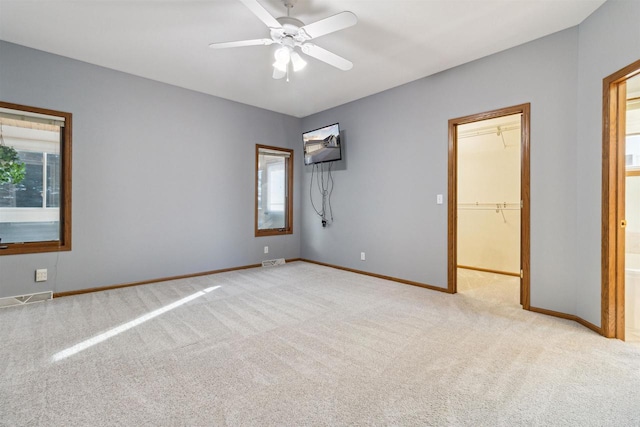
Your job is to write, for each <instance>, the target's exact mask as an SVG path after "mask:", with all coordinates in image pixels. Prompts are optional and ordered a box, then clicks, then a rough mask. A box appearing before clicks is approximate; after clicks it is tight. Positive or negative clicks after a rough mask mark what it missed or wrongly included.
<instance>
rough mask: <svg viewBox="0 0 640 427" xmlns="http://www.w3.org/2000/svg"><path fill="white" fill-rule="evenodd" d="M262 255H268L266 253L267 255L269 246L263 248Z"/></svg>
mask: <svg viewBox="0 0 640 427" xmlns="http://www.w3.org/2000/svg"><path fill="white" fill-rule="evenodd" d="M264 253H265V254H268V253H269V246H265V247H264Z"/></svg>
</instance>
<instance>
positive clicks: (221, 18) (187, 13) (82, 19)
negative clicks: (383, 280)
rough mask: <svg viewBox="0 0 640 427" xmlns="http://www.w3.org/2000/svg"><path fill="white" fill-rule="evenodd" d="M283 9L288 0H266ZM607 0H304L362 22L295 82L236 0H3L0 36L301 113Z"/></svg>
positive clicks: (296, 11) (566, 20) (508, 42)
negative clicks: (343, 65)
mask: <svg viewBox="0 0 640 427" xmlns="http://www.w3.org/2000/svg"><path fill="white" fill-rule="evenodd" d="M259 2H260V3H261V4H262V5H263V7H264V8H266V9H267V10H268V11H269V12H270V13H271V14H272V15H274V16H276V17H278V16H283V15H286V9H285V7H284V6H283V4H282V2H281V0H259ZM603 3H604V0H384V1H383V0H299V1H298V3H297V4H296V6H295V7H294V8H293V9H292V12H291V16H293V17H296V18H298V19H300V20H302V21H303V22H304V23H305V24H309V23H312V22H315V21H317V20H320V19H323V18H326V17H329V16H331V15H334V14H336V13H339V12H341V11H344V10H349V11H351V12H353V13H355V14H356V15H357V16H358V24H357V25H356V26H354V27H351V28H347V29H345V30H342V31H339V32H336V33H333V34H329V35H326V36H324V37H321V38H318V39H315V40H314V43H316V44H317V45H319V46H321V47H323V48H325V49H328V50H330V51H332V52H334V53H336V54H338V55H340V56H343V57H345V58H347V59H349V60H350V61H352V62H353V63H354V67H353V69H352V70H350V71H340V70H338V69H335V68H333V67H331V66H329V65H327V64H324V63H322V62H319V61H317V60H315V59H313V58H306V59H308V62H309V65H308V66H307V67H306V68H305V69H304V70H303V71H301V72H298V73H296V74H295V75H293V76H292V78H291V81H290V82H288V83H287V82H286V81H285V80H284V79H283V80H273V79H272V77H271V73H272V67H271V64H272V62H273V56H272V55H273V52H272V49H273V47H272V46H271V47H267V46H252V47H242V48H236V49H225V50H213V49H209V47H208V45H209V43H212V42H224V41H235V40H245V39H256V38H265V37H266V38H268V37H269V31H268V29H267V28H266V26H265V25H264V24H263V23H262V22H261V21H260V20H259V19H258V18H256V16H255V15H253V14H252V13H251V11H249V9H247V8H246V7H245V6H244V5H243V4H242V3H240V2H239V1H238V0H211V1H187V0H178V1H175V0H174V1H155V0H137V1H122V0H110V1H104V0H83V1H78V0H76V1H68V0H67V1H63V0H0V39H2V40H6V41H9V42H13V43H17V44H20V45H24V46H28V47H32V48H36V49H40V50H43V51H47V52H52V53H55V54H59V55H63V56H67V57H70V58H74V59H78V60H81V61H86V62H89V63H92V64H97V65H101V66H104V67H108V68H112V69H115V70H120V71H124V72H127V73H131V74H135V75H138V76H142V77H146V78H149V79H153V80H157V81H161V82H165V83H169V84H173V85H176V86H180V87H184V88H188V89H192V90H195V91H198V92H203V93H207V94H211V95H215V96H219V97H222V98H226V99H230V100H234V101H238V102H242V103H245V104H249V105H254V106H257V107H261V108H266V109H269V110H272V111H277V112H281V113H285V114H289V115H292V116H296V117H304V116H307V115H310V114H313V113H316V112H319V111H322V110H325V109H328V108H331V107H334V106H337V105H341V104H344V103H346V102H350V101H354V100H356V99H359V98H362V97H365V96H368V95H371V94H374V93H377V92H381V91H383V90H386V89H389V88H392V87H395V86H398V85H401V84H404V83H407V82H410V81H413V80H416V79H419V78H421V77H425V76H428V75H431V74H434V73H437V72H439V71H443V70H446V69H448V68H451V67H455V66H457V65H460V64H464V63H466V62H469V61H473V60H475V59H478V58H481V57H484V56H487V55H490V54H492V53H495V52H499V51H501V50H504V49H508V48H510V47H513V46H517V45H519V44H522V43H525V42H528V41H530V40H534V39H537V38H539V37H543V36H545V35H548V34H551V33H554V32H556V31H560V30H562V29H565V28H569V27H572V26H575V25H577V24H579V23H580V22H582V21H583V20H584V19H585V18H586V17H587V16H589V15H590V14H591V13H592V12H593V11H594V10H596V9H597V8H598V7H599V6H600V5H602V4H603Z"/></svg>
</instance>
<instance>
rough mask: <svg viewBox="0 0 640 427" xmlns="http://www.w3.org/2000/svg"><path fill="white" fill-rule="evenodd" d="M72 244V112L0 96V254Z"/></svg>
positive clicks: (67, 247) (62, 248)
mask: <svg viewBox="0 0 640 427" xmlns="http://www.w3.org/2000/svg"><path fill="white" fill-rule="evenodd" d="M68 250H71V114H69V113H63V112H60V111H52V110H45V109H41V108H35V107H27V106H23V105H16V104H8V103H5V102H0V255H12V254H24V253H35V252H54V251H68Z"/></svg>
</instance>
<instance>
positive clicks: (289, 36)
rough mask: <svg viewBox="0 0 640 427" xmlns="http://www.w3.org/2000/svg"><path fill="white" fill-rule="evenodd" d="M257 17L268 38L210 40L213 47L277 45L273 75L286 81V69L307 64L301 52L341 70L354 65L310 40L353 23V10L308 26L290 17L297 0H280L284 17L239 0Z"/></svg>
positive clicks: (295, 69) (253, 2)
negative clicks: (263, 24) (283, 9)
mask: <svg viewBox="0 0 640 427" xmlns="http://www.w3.org/2000/svg"><path fill="white" fill-rule="evenodd" d="M239 1H240V2H242V3H243V4H244V5H245V6H246V7H247V8H248V9H249V10H250V11H251V12H253V14H254V15H256V17H258V19H260V20H261V21H262V22H264V23H265V24H266V25H267V27H268V28H269V30H270V35H271V39H255V40H243V41H236V42H222V43H211V44H210V45H209V47H210V48H212V49H226V48H231V47H245V46H270V45H272V44H277V45H279V47H278V48H277V49H276V50H275V52H274V58H275V62H274V63H273V75H272V76H273V78H274V79H282V78H283V77H285V76H286V77H287V81H289V71H290V70H291V69H292V71H293V72H298V71H300V70H302V69H304V68H305V67H306V65H307V61H305V60H304V59H303V58H302V56H300V54H299V53H298V52H297V51H296V48H299V50H300V52H302V53H304V54H305V55H308V56H310V57H312V58H315V59H317V60H319V61H322V62H325V63H327V64H329V65H331V66H333V67H336V68H338V69H340V70H343V71H348V70H350V69H351V68H353V64H352V63H351V61H349V60H347V59H345V58H343V57H341V56H338V55H336V54H335V53H332V52H329V51H328V50H326V49H323V48H321V47H319V46H317V45H315V44H312V43H309V41H310V40H312V39H315V38H318V37H321V36H324V35H326V34H330V33H333V32H336V31H339V30H342V29H345V28H348V27H351V26H353V25H355V24H356V23H357V22H358V18H357V17H356V15H355V14H354V13H352V12H341V13H338V14H336V15H333V16H330V17H328V18H325V19H321V20H320V21H316V22H314V23H312V24H309V25H304V23H303V22H302V21H300V20H299V19H295V18H292V17H290V16H289V11H290V10H291V8H292V7H293V6H294V4H295V3H296V1H297V0H282V1H283V3H284V5H285V7H286V8H287V16H283V17H280V18H277V19H276V18H274V17H273V16H271V15H270V14H269V12H267V11H266V9H265V8H264V7H262V6H261V5H260V3H258V0H239Z"/></svg>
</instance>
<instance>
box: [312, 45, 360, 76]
mask: <svg viewBox="0 0 640 427" xmlns="http://www.w3.org/2000/svg"><path fill="white" fill-rule="evenodd" d="M301 49H302V52H303V53H306V54H307V55H309V56H311V57H313V58H316V59H318V60H320V61H322V62H326V63H327V64H329V65H333V66H334V67H336V68H339V69H340V70H342V71H349V70H350V69H351V68H353V63H352V62H351V61H348V60H346V59H344V58H343V57H341V56H338V55H336V54H335V53H333V52H329V51H328V50H326V49H323V48H321V47H320V46H316V45H314V44H311V43H305V44H303V45H302V47H301Z"/></svg>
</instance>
